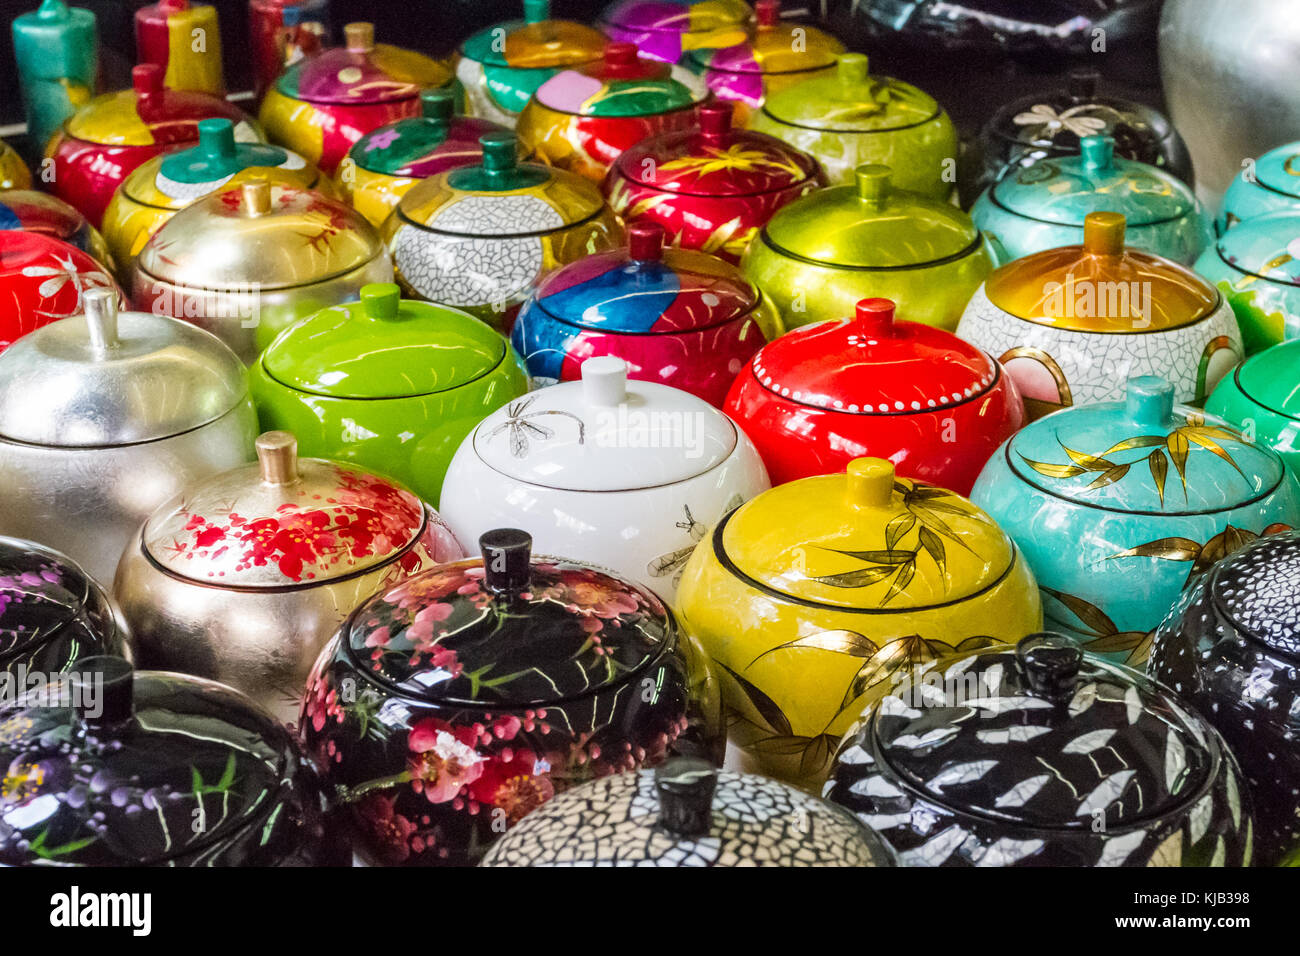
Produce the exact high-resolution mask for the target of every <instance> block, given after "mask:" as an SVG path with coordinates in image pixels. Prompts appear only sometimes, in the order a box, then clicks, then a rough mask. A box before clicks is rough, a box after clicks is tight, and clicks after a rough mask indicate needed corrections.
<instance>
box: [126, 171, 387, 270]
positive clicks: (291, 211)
mask: <svg viewBox="0 0 1300 956" xmlns="http://www.w3.org/2000/svg"><path fill="white" fill-rule="evenodd" d="M385 254H386V253H385V249H384V245H383V243H382V242H381V241H380V239H379V235H378V234H377V233H376V232H375V230H374V227H372V226H371V225H370V223H368V222H366V220H365V219H364V218H363V217H362V216H361V214H360V213H358V212H356V211H355V210H354V209H352V207H351V206H348V205H345V204H344V203H341V202H337V201H335V200H333V199H327V198H326V197H325V196H322V195H321V194H320V193H318V192H314V191H312V190H309V189H298V188H296V187H294V186H286V185H281V184H279V183H272V182H270V181H269V180H267V179H262V178H256V179H250V180H248V181H246V182H243V183H240V184H238V185H236V186H232V187H230V188H229V189H223V190H221V191H220V192H214V193H209V194H208V195H207V196H204V197H203V198H202V199H200V200H198V201H197V202H194V203H191V204H190V205H188V206H186V207H185V208H184V209H182V210H180V211H179V212H177V213H176V215H174V216H173V217H172V218H171V219H169V220H168V221H167V223H166V224H165V225H164V226H163V227H162V228H161V229H159V230H158V231H157V232H156V233H154V234H153V236H152V238H150V240H149V241H148V242H147V243H145V246H144V248H143V249H141V250H140V256H139V258H138V259H137V260H136V266H137V268H138V269H139V270H140V271H141V272H142V273H144V275H145V276H147V277H148V278H150V279H157V280H162V281H164V282H170V283H172V284H174V285H183V286H184V285H187V286H193V287H194V288H197V289H204V290H231V291H235V292H247V291H248V290H250V289H256V290H258V291H259V292H269V291H272V290H275V289H285V288H291V287H294V286H300V285H305V284H307V283H309V282H322V281H324V280H326V279H331V278H334V277H336V276H341V275H344V274H345V273H348V272H351V271H352V270H354V269H356V268H358V267H359V266H362V265H365V264H366V263H368V262H370V261H371V260H373V259H375V258H376V257H377V256H381V255H385Z"/></svg>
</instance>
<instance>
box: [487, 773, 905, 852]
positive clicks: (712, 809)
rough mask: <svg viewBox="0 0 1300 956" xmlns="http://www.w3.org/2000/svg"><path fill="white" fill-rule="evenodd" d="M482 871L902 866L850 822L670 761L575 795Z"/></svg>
mask: <svg viewBox="0 0 1300 956" xmlns="http://www.w3.org/2000/svg"><path fill="white" fill-rule="evenodd" d="M481 865H483V866H722V867H731V866H897V865H898V864H897V861H896V856H895V854H894V851H893V850H892V849H891V848H890V846H889V844H887V843H886V842H885V841H884V840H883V839H882V838H881V837H879V836H878V835H877V834H876V833H874V832H873V831H871V830H868V829H867V828H866V827H864V826H863V825H862V824H861V823H859V822H858V821H857V820H856V819H855V818H854V817H853V815H852V814H850V813H848V812H846V811H844V810H843V809H841V808H839V807H837V806H835V805H834V804H830V803H826V802H825V801H822V800H819V799H817V798H816V797H814V796H812V795H810V794H807V793H804V792H803V791H801V790H797V789H796V788H794V787H792V786H790V785H789V784H785V783H781V782H779V781H776V780H769V779H768V778H766V777H760V776H758V775H756V774H739V773H730V772H728V771H725V770H717V769H715V768H714V767H713V766H712V765H711V764H710V763H709V762H708V761H706V760H701V759H700V758H698V757H670V758H669V759H668V760H666V761H665V762H664V763H662V764H660V765H659V766H658V767H656V768H655V769H653V770H637V771H634V772H631V773H618V774H611V775H609V776H607V777H603V778H601V779H599V780H593V781H591V782H590V783H587V784H584V785H583V786H581V787H575V788H574V789H572V790H568V791H566V792H564V793H561V794H559V795H557V796H556V797H555V799H553V800H551V801H548V802H547V803H546V804H545V805H544V806H542V807H541V808H540V809H538V810H537V811H535V812H533V813H530V814H529V815H528V817H527V818H525V819H524V820H523V822H521V823H520V824H519V826H517V827H514V828H512V829H511V830H509V831H508V832H507V833H506V835H505V836H504V837H502V838H501V840H499V841H498V842H497V843H496V844H495V845H494V846H493V847H492V850H491V852H490V853H488V855H487V857H486V858H485V859H484V861H483V863H482V864H481Z"/></svg>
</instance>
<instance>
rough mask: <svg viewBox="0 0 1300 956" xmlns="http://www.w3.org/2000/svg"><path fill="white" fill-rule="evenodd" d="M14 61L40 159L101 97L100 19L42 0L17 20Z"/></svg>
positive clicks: (60, 2) (59, 2) (29, 130)
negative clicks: (66, 127)
mask: <svg viewBox="0 0 1300 956" xmlns="http://www.w3.org/2000/svg"><path fill="white" fill-rule="evenodd" d="M13 37H14V58H15V59H16V60H17V61H18V82H19V86H20V87H21V89H22V97H23V106H24V107H25V109H26V112H27V135H28V137H29V138H30V140H31V148H32V151H33V153H34V154H39V153H40V151H41V150H42V149H44V147H45V144H46V143H47V142H48V141H49V138H50V137H51V136H53V135H54V134H55V132H57V131H58V129H59V127H60V126H61V125H62V124H63V121H64V120H65V119H67V118H68V117H69V116H71V115H72V114H73V113H75V112H76V111H77V110H78V109H80V108H81V107H82V106H83V105H84V104H85V103H87V102H88V101H89V100H90V98H91V97H92V96H93V95H94V93H95V78H96V74H98V72H99V27H98V25H97V24H96V22H95V15H94V14H93V13H91V12H90V11H89V10H86V9H83V8H81V7H69V6H68V5H67V4H66V3H64V2H63V0H41V5H40V7H39V8H38V9H36V10H34V11H32V12H31V13H24V14H23V15H22V16H19V17H16V18H14V22H13Z"/></svg>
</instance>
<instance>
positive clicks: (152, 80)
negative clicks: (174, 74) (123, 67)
mask: <svg viewBox="0 0 1300 956" xmlns="http://www.w3.org/2000/svg"><path fill="white" fill-rule="evenodd" d="M131 86H132V87H134V88H135V92H136V94H137V95H138V96H150V95H152V94H154V93H161V92H162V89H163V68H162V67H161V66H159V65H158V64H157V63H141V64H139V65H137V66H134V67H132V68H131Z"/></svg>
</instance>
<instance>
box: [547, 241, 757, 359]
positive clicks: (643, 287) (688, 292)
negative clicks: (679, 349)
mask: <svg viewBox="0 0 1300 956" xmlns="http://www.w3.org/2000/svg"><path fill="white" fill-rule="evenodd" d="M627 239H628V245H627V247H626V248H624V249H615V250H613V251H611V252H599V253H596V254H595V255H591V256H587V258H585V259H580V260H578V261H577V262H574V263H571V264H570V265H567V266H564V267H562V268H560V269H557V270H555V271H554V272H552V273H550V274H549V275H547V276H546V277H545V278H544V279H542V281H541V282H540V283H538V286H537V291H536V292H535V293H534V296H535V299H534V301H535V302H536V303H537V306H538V307H539V308H540V309H541V310H542V311H543V312H545V313H546V314H547V315H549V316H551V317H552V318H554V319H558V320H559V321H561V322H564V323H567V324H569V325H573V326H577V327H578V328H583V329H595V330H598V331H601V332H616V333H627V334H634V335H639V334H646V333H651V334H663V335H672V334H676V333H681V332H696V331H700V330H701V329H709V328H713V327H715V326H718V325H725V324H726V323H728V322H734V321H735V320H737V319H740V318H743V317H744V316H746V315H749V314H750V313H751V312H753V311H754V310H755V309H756V308H757V307H758V304H759V292H758V289H756V288H755V287H754V285H753V283H751V282H750V281H749V280H748V279H747V278H746V277H745V275H744V273H742V272H741V271H740V270H739V269H737V268H736V267H735V266H733V265H731V264H730V263H728V262H724V261H723V260H721V259H718V258H717V257H716V256H711V255H708V254H707V253H703V252H698V251H695V250H693V249H665V248H664V240H665V231H664V228H663V226H661V225H659V224H658V223H655V222H636V223H633V224H632V225H630V226H628V227H627Z"/></svg>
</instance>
